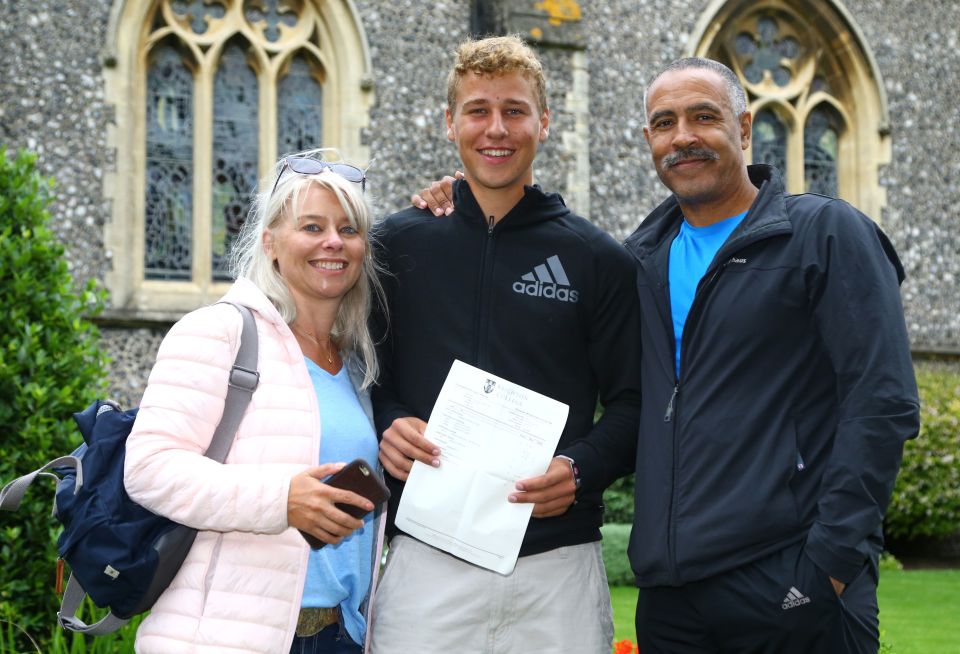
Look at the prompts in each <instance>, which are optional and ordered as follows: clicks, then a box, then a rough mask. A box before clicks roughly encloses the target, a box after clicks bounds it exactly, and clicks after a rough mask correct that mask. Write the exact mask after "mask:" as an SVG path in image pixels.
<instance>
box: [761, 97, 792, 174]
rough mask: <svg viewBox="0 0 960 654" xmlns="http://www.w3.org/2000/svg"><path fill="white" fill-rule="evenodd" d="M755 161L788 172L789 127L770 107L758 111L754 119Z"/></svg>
mask: <svg viewBox="0 0 960 654" xmlns="http://www.w3.org/2000/svg"><path fill="white" fill-rule="evenodd" d="M753 163H755V164H760V163H762V164H770V165H771V166H775V167H776V168H778V169H779V170H780V172H781V173H783V174H784V175H786V174H787V128H786V127H785V126H784V124H783V121H781V120H780V118H779V117H778V116H777V114H776V113H775V112H773V111H771V110H770V109H763V110H761V111H760V112H758V113H757V117H756V118H755V119H754V121H753Z"/></svg>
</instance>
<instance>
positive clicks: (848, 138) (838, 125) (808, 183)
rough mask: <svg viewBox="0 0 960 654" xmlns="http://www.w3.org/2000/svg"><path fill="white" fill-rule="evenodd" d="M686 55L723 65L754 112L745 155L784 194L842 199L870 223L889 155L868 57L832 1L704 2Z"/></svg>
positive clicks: (883, 111)
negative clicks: (779, 177)
mask: <svg viewBox="0 0 960 654" xmlns="http://www.w3.org/2000/svg"><path fill="white" fill-rule="evenodd" d="M698 29H699V30H700V36H699V38H698V39H697V40H695V41H694V44H695V50H694V51H693V52H691V54H695V55H698V56H704V57H709V58H712V59H717V60H719V61H722V62H723V63H725V64H727V65H728V66H730V68H731V69H732V70H733V71H734V72H735V73H736V74H737V76H738V77H739V78H740V80H741V82H742V83H743V86H744V89H745V90H746V92H747V98H748V103H749V107H750V110H751V112H752V113H753V116H754V124H753V139H752V145H751V148H750V150H749V152H748V155H747V156H748V158H749V160H751V161H752V162H755V163H769V164H772V165H775V166H777V167H778V168H779V169H780V170H781V172H782V173H783V176H784V181H785V183H786V185H787V190H788V191H790V192H792V193H802V192H815V193H822V194H826V195H833V196H839V197H842V198H844V199H846V200H848V201H850V202H851V203H853V204H854V205H856V206H858V207H859V208H861V209H862V210H863V211H865V212H866V213H867V214H868V215H871V216H872V217H874V218H875V219H879V217H880V216H879V214H880V209H881V208H882V206H883V204H884V201H885V195H884V194H883V190H882V189H881V188H879V186H878V182H877V180H878V175H877V167H878V165H879V164H880V163H883V162H885V161H888V160H889V139H888V131H889V128H888V126H887V122H886V115H885V114H886V107H885V98H884V96H883V92H882V87H881V85H880V84H879V79H878V77H877V73H876V71H875V68H874V67H873V62H872V57H871V55H870V54H869V51H868V50H866V47H865V44H863V42H862V41H861V39H860V34H859V31H858V30H857V29H856V26H855V25H854V24H853V23H852V20H851V18H850V17H849V15H847V14H846V13H845V10H844V9H843V8H842V6H840V5H839V3H836V2H835V1H834V0H753V1H750V0H725V1H721V0H714V2H713V3H712V4H711V7H710V8H709V9H708V12H707V13H706V14H705V16H704V19H703V20H701V23H700V26H699V28H698Z"/></svg>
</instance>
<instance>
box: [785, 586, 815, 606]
mask: <svg viewBox="0 0 960 654" xmlns="http://www.w3.org/2000/svg"><path fill="white" fill-rule="evenodd" d="M809 603H810V598H809V597H807V596H806V595H804V594H803V593H801V592H800V591H799V590H797V589H796V588H794V587H793V586H791V587H790V592H789V593H787V596H786V597H784V598H783V604H781V605H780V608H781V609H783V610H784V611H786V610H787V609H795V608H797V607H798V606H803V605H804V604H809Z"/></svg>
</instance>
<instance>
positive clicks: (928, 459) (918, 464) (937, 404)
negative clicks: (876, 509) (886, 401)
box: [884, 362, 960, 539]
mask: <svg viewBox="0 0 960 654" xmlns="http://www.w3.org/2000/svg"><path fill="white" fill-rule="evenodd" d="M916 371H917V384H918V386H919V387H920V404H921V411H920V436H919V438H917V439H915V440H912V441H909V442H908V443H907V444H906V447H905V448H904V453H903V464H902V465H901V467H900V476H899V477H897V483H896V486H895V487H894V491H893V498H892V499H891V502H890V508H889V509H888V510H887V517H886V521H885V524H884V527H885V530H886V533H887V534H888V535H890V536H893V537H895V538H906V539H912V538H919V537H945V536H950V535H951V534H954V533H956V532H957V531H960V369H958V368H957V367H956V366H950V365H948V364H945V363H937V362H921V363H918V364H917V366H916Z"/></svg>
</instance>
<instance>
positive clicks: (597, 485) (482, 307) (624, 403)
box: [373, 181, 640, 556]
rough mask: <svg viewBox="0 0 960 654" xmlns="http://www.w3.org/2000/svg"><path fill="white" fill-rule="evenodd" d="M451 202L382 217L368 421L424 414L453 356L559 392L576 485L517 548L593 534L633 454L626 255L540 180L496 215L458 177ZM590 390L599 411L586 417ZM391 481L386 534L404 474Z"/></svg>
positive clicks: (635, 370)
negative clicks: (571, 498) (378, 320)
mask: <svg viewBox="0 0 960 654" xmlns="http://www.w3.org/2000/svg"><path fill="white" fill-rule="evenodd" d="M454 202H455V205H456V210H455V211H454V213H453V214H452V215H451V216H449V217H446V218H436V217H434V216H433V215H432V214H431V213H429V212H428V211H425V210H420V209H412V208H411V209H407V210H405V211H401V212H399V213H396V214H394V215H392V216H390V217H388V218H387V219H386V220H385V221H384V222H383V223H381V224H380V226H379V231H378V234H377V238H378V240H379V245H380V250H381V252H380V256H381V260H382V261H383V262H384V263H385V264H386V266H387V268H388V270H389V271H390V274H389V275H385V276H384V277H383V282H384V287H385V290H386V293H387V304H388V308H389V316H390V319H389V334H388V336H387V338H385V339H384V340H383V341H382V343H381V345H380V348H379V352H378V353H379V356H380V362H381V365H382V373H381V379H380V384H379V386H378V387H377V388H375V389H374V392H373V402H374V415H375V421H376V427H377V432H378V434H381V435H382V433H383V431H384V430H385V429H387V428H388V427H389V426H390V424H391V423H392V422H393V420H394V419H396V418H398V417H402V416H416V417H418V418H421V419H423V420H428V419H429V417H430V412H431V410H432V409H433V404H434V402H435V400H436V398H437V395H438V394H439V392H440V387H441V386H442V385H443V382H444V379H445V378H446V376H447V373H448V372H449V370H450V366H451V364H452V363H453V361H454V360H455V359H459V360H461V361H464V362H465V363H468V364H470V365H473V366H476V367H478V368H482V369H484V370H487V371H489V372H491V373H493V374H495V375H497V376H499V377H503V378H504V379H508V380H509V381H511V382H514V383H516V384H520V385H522V386H525V387H527V388H531V389H533V390H535V391H537V392H539V393H542V394H544V395H547V396H550V397H552V398H554V399H556V400H559V401H560V402H564V403H566V404H568V405H569V406H570V414H569V417H568V418H567V424H566V427H565V428H564V431H563V435H562V436H561V437H560V444H559V447H558V450H557V451H558V453H560V454H565V455H567V456H570V457H572V458H573V459H574V460H575V461H576V462H577V463H578V465H579V467H580V470H581V479H582V486H581V489H580V490H579V491H578V494H577V503H576V504H574V505H573V506H571V507H570V509H569V510H568V511H567V512H566V513H564V514H563V515H561V516H557V517H554V518H542V519H540V518H533V519H532V520H531V521H530V525H529V527H528V528H527V533H526V536H525V538H524V541H523V545H522V547H521V550H520V555H521V556H525V555H529V554H536V553H539V552H544V551H547V550H551V549H554V548H557V547H562V546H565V545H575V544H580V543H587V542H591V541H596V540H599V538H600V531H599V527H600V525H601V523H602V518H603V515H602V513H603V507H602V504H601V495H602V492H603V489H604V488H605V487H606V486H607V485H608V484H610V482H612V481H613V480H615V479H616V478H617V477H620V476H623V475H625V474H628V473H630V472H632V471H633V464H634V461H633V455H634V452H635V448H636V445H635V441H636V435H637V426H638V420H639V412H640V341H639V338H637V335H638V334H639V333H640V315H639V305H638V302H637V296H636V290H635V286H634V277H635V268H634V264H633V262H632V261H631V258H630V256H629V255H628V254H627V252H626V251H625V250H624V249H623V247H621V246H620V244H618V243H617V242H616V241H614V240H613V239H612V238H611V237H610V236H608V235H607V234H605V233H604V232H603V231H601V230H600V229H598V228H597V227H595V226H594V225H592V224H590V223H589V222H587V221H586V220H584V219H583V218H580V217H579V216H576V215H574V214H572V213H571V212H570V211H569V210H568V209H567V208H566V206H565V205H564V204H563V200H562V198H561V197H560V196H559V195H557V194H545V193H543V192H542V191H541V190H540V189H539V187H536V186H534V187H530V186H528V187H526V188H525V193H524V197H523V199H521V200H520V202H518V203H517V205H516V206H515V207H514V208H513V209H512V210H511V211H510V212H509V213H508V214H507V215H506V216H504V217H503V218H502V219H501V220H500V221H499V222H498V223H496V225H494V226H492V227H491V226H490V224H489V222H488V220H487V218H486V217H485V216H484V215H483V212H482V211H481V209H480V207H479V205H478V204H477V201H476V200H475V199H474V197H473V194H472V193H471V191H470V187H469V185H468V184H467V183H466V182H465V181H461V182H457V183H456V184H455V186H454ZM598 400H599V402H600V403H601V404H602V405H603V407H604V413H603V416H602V418H601V419H600V420H599V422H597V424H596V425H594V413H595V410H596V407H597V402H598ZM621 450H622V451H621ZM601 452H603V453H604V454H603V455H601ZM611 453H613V456H610V454H611ZM388 484H389V485H390V486H391V491H392V492H393V497H392V499H391V501H390V512H389V522H388V534H389V535H391V536H392V535H394V534H396V533H397V529H396V527H395V526H394V524H393V518H394V516H395V515H396V509H397V505H398V503H399V500H400V495H401V492H402V488H403V484H402V483H401V482H399V481H397V480H395V479H392V478H389V477H388Z"/></svg>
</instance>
